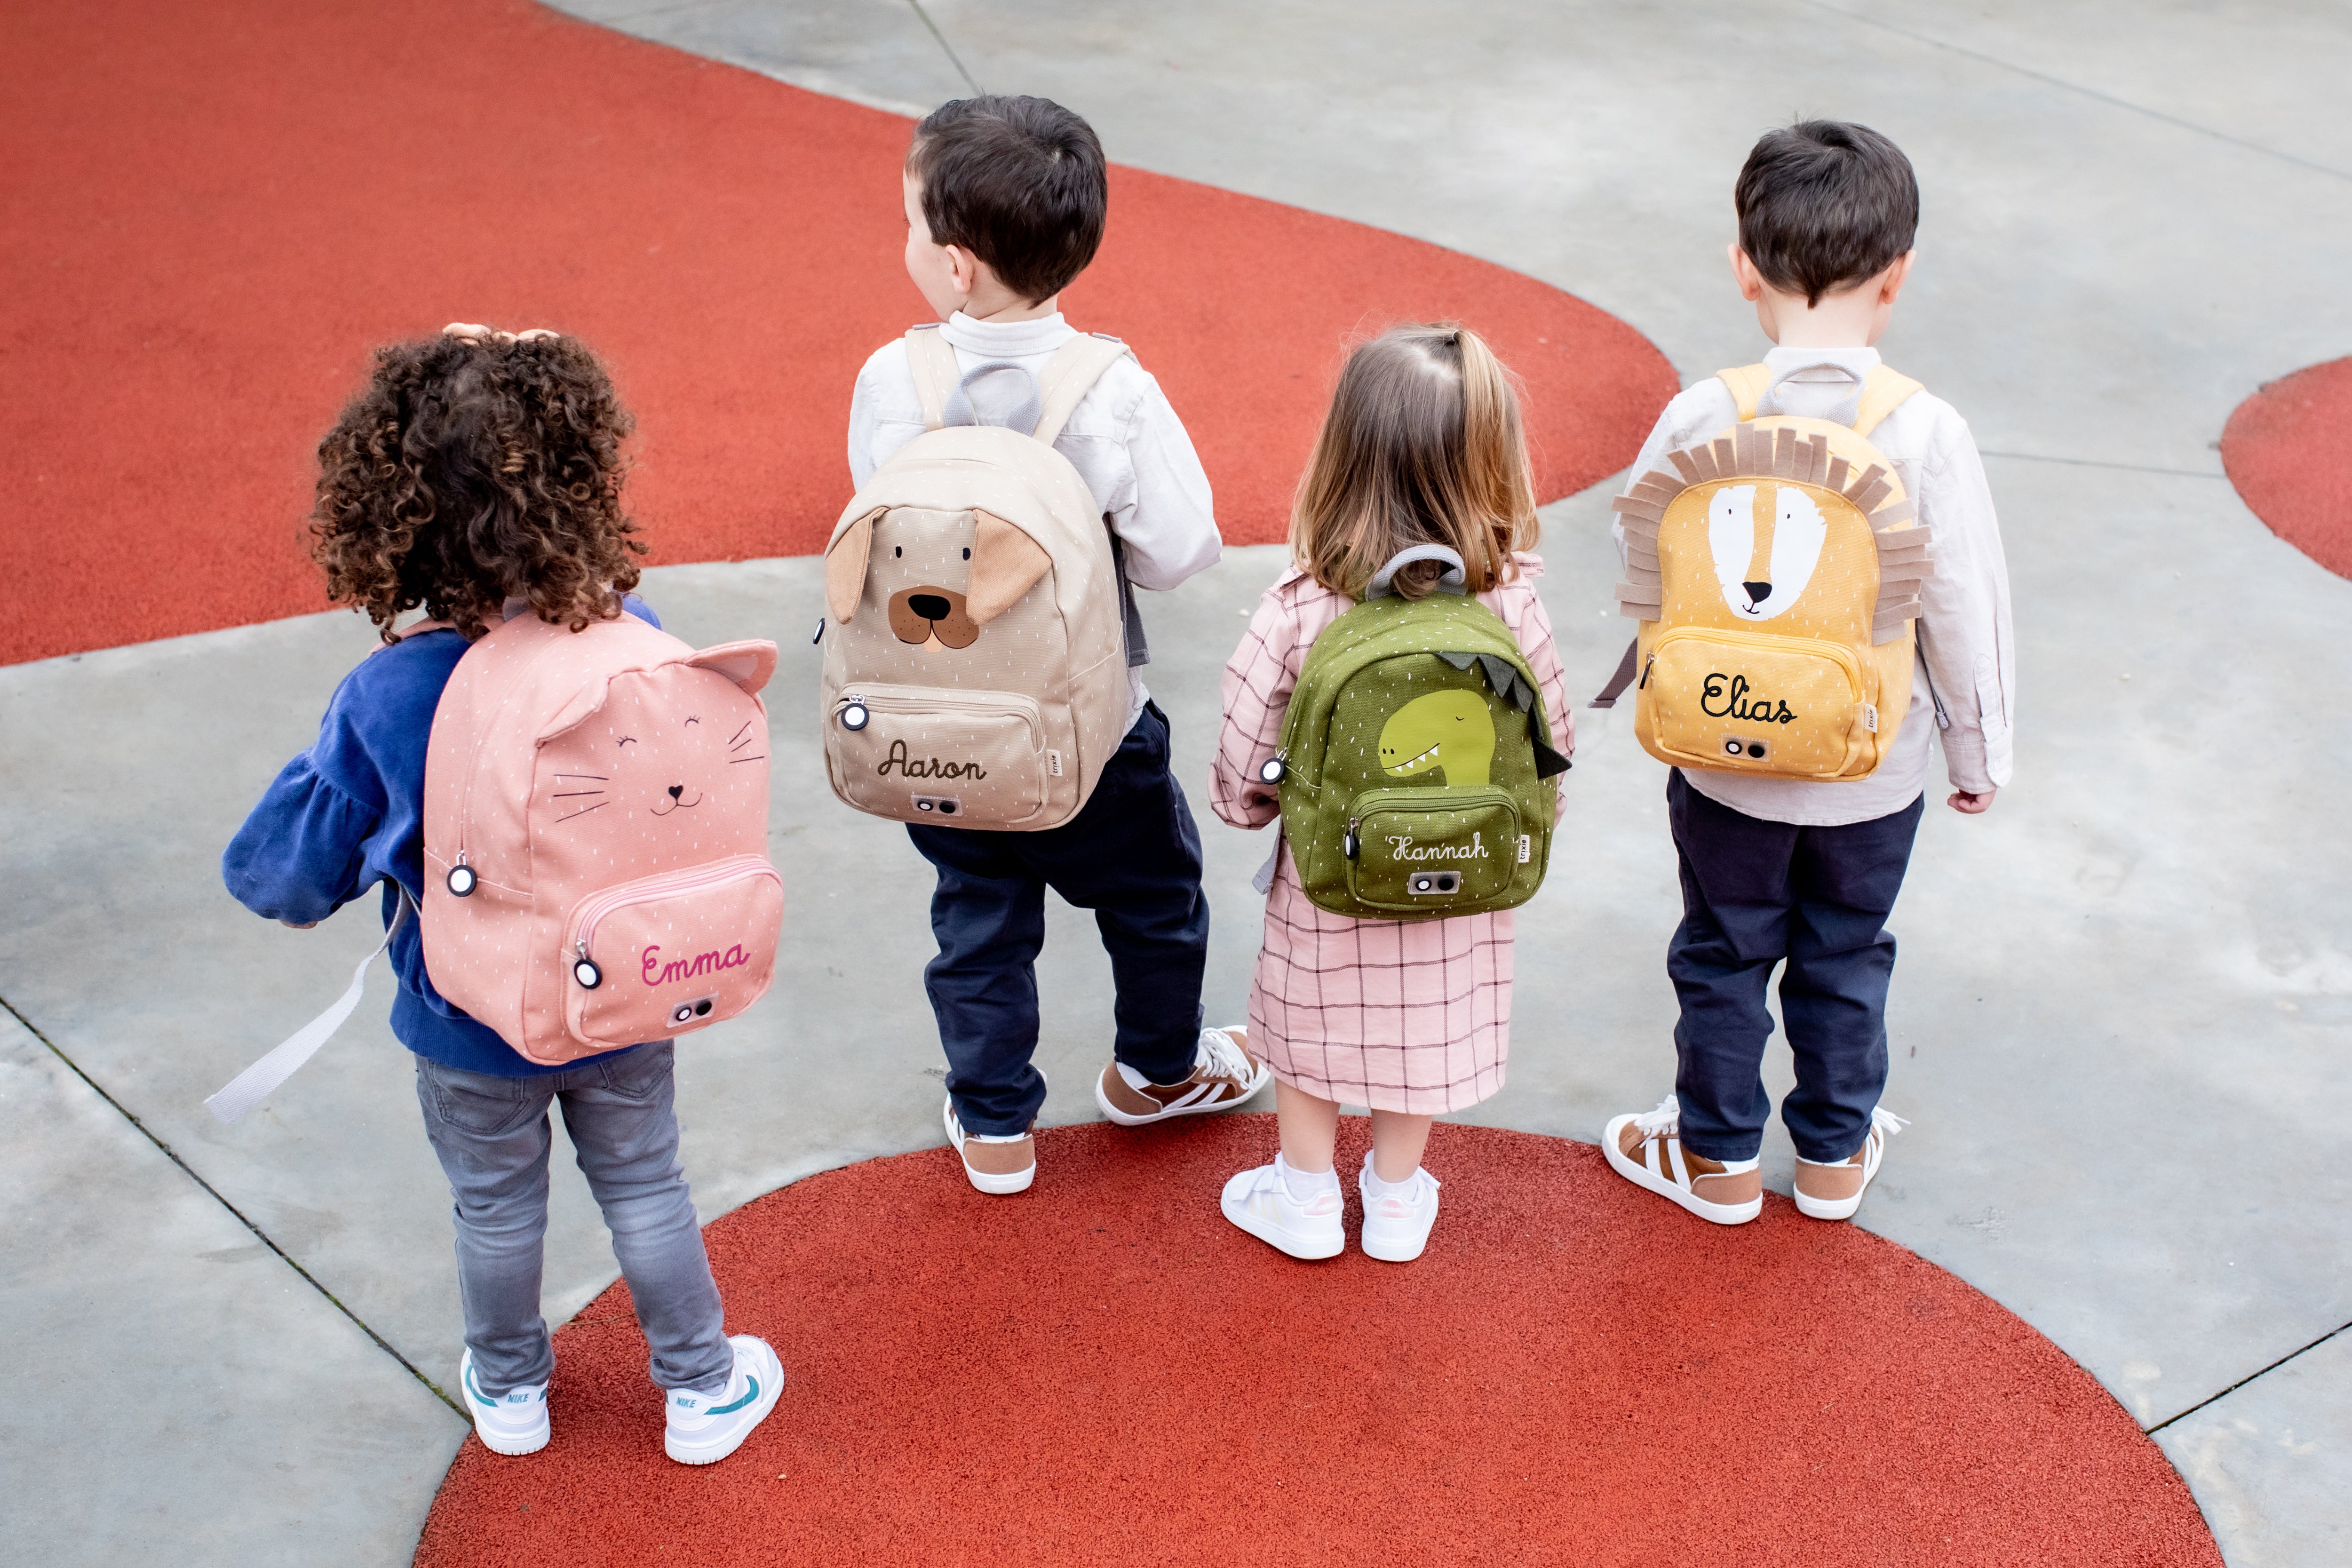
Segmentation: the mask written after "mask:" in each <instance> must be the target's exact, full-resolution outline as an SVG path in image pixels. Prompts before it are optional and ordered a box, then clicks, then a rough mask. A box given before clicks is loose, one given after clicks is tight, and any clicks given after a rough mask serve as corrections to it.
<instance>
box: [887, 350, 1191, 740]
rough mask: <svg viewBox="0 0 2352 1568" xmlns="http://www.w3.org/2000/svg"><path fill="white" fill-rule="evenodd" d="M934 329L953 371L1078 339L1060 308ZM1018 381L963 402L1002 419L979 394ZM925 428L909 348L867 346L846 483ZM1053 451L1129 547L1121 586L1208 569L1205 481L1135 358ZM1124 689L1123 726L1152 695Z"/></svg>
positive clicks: (1088, 402) (1031, 368) (1095, 393)
mask: <svg viewBox="0 0 2352 1568" xmlns="http://www.w3.org/2000/svg"><path fill="white" fill-rule="evenodd" d="M940 331H941V332H942V334H943V335H944V336H945V337H946V339H947V341H948V343H949V345H950V347H952V348H953V349H954V350H955V356H956V364H957V367H958V368H959V369H961V370H963V371H970V370H971V368H972V367H973V366H975V365H980V364H985V363H989V362H990V361H992V360H1009V361H1011V362H1012V363H1014V364H1018V365H1020V366H1022V367H1023V368H1024V369H1025V370H1027V371H1028V372H1029V373H1030V374H1032V375H1038V374H1044V372H1045V364H1046V362H1047V361H1049V360H1051V359H1052V358H1053V357H1054V352H1055V350H1056V349H1058V348H1060V347H1061V346H1062V345H1063V344H1064V343H1066V342H1069V341H1070V340H1071V339H1072V338H1074V337H1076V336H1077V332H1076V329H1074V328H1072V327H1071V326H1069V325H1068V324H1067V323H1066V322H1065V321H1063V320H1062V318H1061V315H1060V313H1059V312H1056V313H1055V314H1054V315H1050V316H1041V317H1039V318H1038V319H1036V320H1035V321H973V320H972V319H971V317H969V316H967V315H965V314H964V313H963V312H962V311H961V310H959V311H957V312H956V313H955V314H954V315H953V316H951V317H950V318H949V319H948V322H947V325H946V326H945V327H943V328H941V329H940ZM1018 379H1019V378H1018V377H1006V376H984V377H982V378H980V379H979V380H978V381H976V382H975V383H974V384H973V386H972V389H971V395H972V398H973V400H974V404H975V411H976V414H977V416H978V417H980V418H981V419H982V421H984V422H987V423H992V424H993V423H999V422H1000V421H998V420H995V419H992V418H991V414H992V412H993V411H992V408H991V407H990V406H989V403H988V399H989V397H990V395H992V392H994V391H995V390H996V389H997V388H996V384H998V383H1000V382H1004V381H1007V380H1013V381H1017V380H1018ZM922 433H923V405H922V400H921V398H920V397H919V396H918V395H917V394H916V391H915V373H914V369H913V367H912V366H910V365H909V364H908V363H907V345H906V342H905V340H903V339H893V340H892V341H891V342H887V343H885V344H883V345H882V347H880V348H878V349H877V350H875V351H874V355H873V357H872V358H870V359H868V360H867V361H866V368H864V369H863V370H861V371H859V372H858V373H857V390H856V392H855V393H854V394H853V395H851V397H850V400H849V474H850V479H851V480H852V481H853V482H854V483H856V484H858V485H863V484H865V482H866V479H867V477H868V476H870V475H871V474H872V473H873V472H874V470H875V469H876V468H880V467H881V466H882V465H883V463H885V462H886V461H887V460H888V459H889V458H890V457H891V455H892V454H894V453H896V452H897V451H898V448H899V447H903V446H905V445H906V444H907V443H908V442H909V441H911V440H913V439H914V438H915V437H918V436H919V435H921V434H922ZM1054 450H1055V451H1057V452H1059V453H1061V454H1062V456H1064V457H1066V458H1069V460H1070V462H1071V465H1072V466H1073V467H1075V468H1076V469H1077V470H1078V476H1079V478H1081V479H1085V480H1086V482H1087V489H1088V490H1090V491H1092V492H1093V493H1094V498H1095V504H1096V505H1097V507H1099V508H1101V509H1102V511H1103V514H1104V515H1105V516H1106V517H1108V518H1109V520H1110V526H1111V531H1113V532H1115V533H1117V534H1118V537H1119V539H1120V541H1121V542H1123V543H1124V544H1125V546H1126V554H1127V574H1128V579H1129V581H1130V582H1132V583H1133V584H1135V585H1136V586H1137V587H1139V588H1150V589H1156V590H1160V591H1163V592H1164V591H1165V590H1167V589H1170V588H1173V587H1175V586H1176V585H1177V584H1180V583H1181V582H1183V581H1184V579H1186V578H1187V577H1190V576H1192V574H1195V573H1197V572H1202V571H1204V570H1206V569H1207V568H1209V567H1211V566H1213V565H1215V564H1216V563H1217V558H1218V556H1219V555H1220V554H1221V553H1223V549H1224V540H1223V537H1222V536H1221V535H1220V534H1219V533H1218V531H1217V516H1216V508H1215V504H1214V501H1213V499H1212V497H1211V496H1210V493H1209V476H1208V474H1207V473H1206V472H1204V471H1203V470H1202V468H1201V459H1200V457H1199V455H1198V454H1197V453H1195V452H1194V451H1193V450H1192V437H1189V436H1187V435H1186V434H1185V433H1184V426H1183V424H1182V422H1181V421H1180V420H1179V419H1178V418H1177V417H1176V411H1175V410H1174V409H1173V408H1171V407H1170V406H1169V405H1168V398H1167V395H1165V394H1164V393H1162V392H1161V391H1160V383H1159V382H1157V381H1155V380H1153V379H1152V377H1151V375H1150V373H1148V372H1147V371H1145V370H1144V368H1143V367H1142V366H1141V365H1139V364H1138V363H1136V362H1135V360H1134V358H1133V357H1132V356H1129V357H1128V358H1125V359H1121V360H1119V361H1118V363H1115V364H1113V365H1112V366H1111V367H1110V368H1109V369H1108V370H1107V371H1105V372H1103V375H1102V379H1101V380H1100V381H1097V382H1096V383H1095V384H1094V388H1093V390H1091V391H1090V392H1088V393H1087V395H1086V398H1085V400H1084V401H1082V402H1081V403H1079V405H1078V406H1077V409H1076V412H1075V413H1073V414H1072V415H1071V416H1070V419H1069V423H1068V424H1066V425H1065V426H1063V427H1062V434H1061V435H1060V437H1057V438H1056V439H1055V442H1054ZM1128 683H1129V710H1128V723H1129V726H1130V727H1132V726H1133V724H1134V722H1135V721H1136V719H1137V717H1138V716H1139V715H1140V714H1141V713H1142V711H1143V704H1144V702H1145V701H1146V700H1148V699H1149V697H1150V693H1149V692H1148V691H1146V690H1145V689H1144V686H1143V677H1142V673H1141V671H1139V670H1133V669H1130V670H1129V672H1128Z"/></svg>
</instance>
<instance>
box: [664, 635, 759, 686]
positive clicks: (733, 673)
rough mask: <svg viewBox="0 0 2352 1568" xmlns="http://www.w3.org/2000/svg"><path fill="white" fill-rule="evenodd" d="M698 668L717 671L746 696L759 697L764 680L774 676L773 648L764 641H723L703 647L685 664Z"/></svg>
mask: <svg viewBox="0 0 2352 1568" xmlns="http://www.w3.org/2000/svg"><path fill="white" fill-rule="evenodd" d="M686 662H687V663H688V664H690V665H694V666H696V667H698V668H702V669H712V670H717V671H718V672H719V674H721V675H723V676H725V677H726V678H727V679H730V680H731V681H733V682H734V683H735V684H736V685H738V686H740V687H741V688H742V689H743V694H744V695H745V696H747V697H757V696H758V695H760V689H761V688H762V687H764V686H766V685H767V684H768V678H769V677H770V676H772V675H773V674H775V673H776V645H775V644H774V643H772V642H768V641H765V640H750V641H745V642H723V643H720V644H719V646H718V647H707V648H704V649H703V650H702V651H701V652H699V653H698V654H696V655H695V656H694V657H693V658H689V659H688V660H687V661H686Z"/></svg>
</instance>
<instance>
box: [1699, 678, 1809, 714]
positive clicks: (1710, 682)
mask: <svg viewBox="0 0 2352 1568" xmlns="http://www.w3.org/2000/svg"><path fill="white" fill-rule="evenodd" d="M1725 679H1726V677H1725V676H1723V675H1722V674H1721V673H1719V672H1718V673H1711V674H1709V675H1708V676H1707V678H1706V685H1705V686H1704V687H1702V688H1701V689H1700V691H1699V694H1698V706H1699V711H1701V712H1703V713H1705V714H1706V716H1707V717H1708V718H1710V719H1745V720H1747V721H1748V722H1749V723H1751V724H1793V723H1795V722H1796V721H1797V716H1796V715H1795V714H1794V713H1791V712H1790V711H1789V705H1788V703H1786V702H1778V705H1777V706H1776V705H1775V704H1776V701H1777V700H1776V699H1774V698H1770V697H1756V698H1750V697H1749V696H1748V678H1747V677H1746V676H1744V675H1735V676H1731V677H1729V678H1728V679H1729V680H1730V682H1731V684H1730V686H1729V688H1728V689H1726V687H1725V685H1724V681H1725ZM1717 704H1721V706H1717Z"/></svg>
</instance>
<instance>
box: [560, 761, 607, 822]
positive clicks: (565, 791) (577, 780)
mask: <svg viewBox="0 0 2352 1568" xmlns="http://www.w3.org/2000/svg"><path fill="white" fill-rule="evenodd" d="M591 781H593V782H594V783H596V784H609V783H611V782H612V781H611V780H609V779H607V778H606V777H605V776H604V774H602V773H558V774H556V775H555V782H556V783H557V784H561V785H563V786H566V787H563V788H560V789H558V790H557V791H556V792H555V798H556V799H557V800H584V799H586V798H588V797H589V796H591V795H603V794H604V791H603V790H601V789H583V788H577V787H572V786H577V785H582V784H588V783H589V782H591ZM612 804H613V803H612V802H611V801H609V800H599V801H598V802H596V804H595V805H574V806H567V807H565V808H564V811H563V815H562V816H559V817H557V818H556V819H555V820H556V821H558V822H569V821H571V820H572V818H573V817H575V816H587V815H588V814H589V813H590V812H592V811H602V810H603V809H604V807H606V806H608V805H612Z"/></svg>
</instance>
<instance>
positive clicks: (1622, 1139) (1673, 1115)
mask: <svg viewBox="0 0 2352 1568" xmlns="http://www.w3.org/2000/svg"><path fill="white" fill-rule="evenodd" d="M1682 1116H1683V1108H1682V1101H1680V1100H1676V1099H1675V1097H1674V1096H1673V1095H1671V1094H1670V1095H1668V1096H1666V1098H1665V1099H1664V1100H1660V1101H1658V1109H1657V1110H1651V1111H1645V1112H1643V1113H1642V1114H1640V1115H1628V1116H1620V1117H1617V1118H1615V1119H1614V1120H1612V1121H1611V1122H1610V1123H1609V1125H1608V1126H1607V1127H1605V1128H1603V1129H1602V1130H1601V1152H1602V1153H1603V1154H1605V1155H1607V1156H1608V1157H1609V1165H1610V1168H1611V1169H1612V1170H1613V1171H1615V1172H1616V1173H1618V1174H1619V1175H1621V1176H1622V1177H1624V1178H1625V1179H1626V1180H1627V1181H1629V1182H1631V1183H1633V1184H1634V1185H1635V1186H1637V1187H1647V1188H1649V1189H1650V1191H1652V1192H1654V1193H1655V1194H1658V1195H1659V1196H1660V1197H1662V1198H1670V1199H1672V1200H1673V1201H1674V1202H1675V1203H1678V1204H1680V1205H1682V1206H1683V1207H1685V1208H1686V1209H1688V1210H1690V1212H1691V1213H1693V1214H1695V1215H1698V1217H1699V1218H1701V1219H1704V1220H1712V1221H1714V1222H1715V1223H1716V1224H1717V1225H1746V1224H1747V1223H1748V1221H1749V1220H1751V1219H1754V1218H1755V1217H1756V1216H1757V1215H1759V1214H1761V1213H1763V1212H1764V1173H1763V1172H1762V1171H1760V1170H1759V1169H1758V1168H1757V1163H1756V1162H1755V1161H1753V1160H1743V1161H1740V1162H1739V1163H1738V1167H1734V1166H1730V1165H1726V1164H1725V1163H1723V1162H1722V1161H1720V1160H1710V1159H1708V1158H1707V1157H1706V1155H1704V1154H1695V1153H1693V1152H1690V1151H1689V1150H1687V1149H1685V1148H1684V1147H1683V1141H1682Z"/></svg>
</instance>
